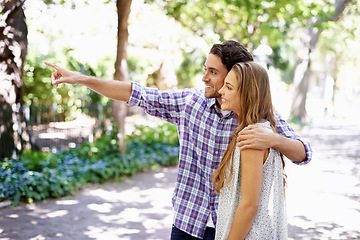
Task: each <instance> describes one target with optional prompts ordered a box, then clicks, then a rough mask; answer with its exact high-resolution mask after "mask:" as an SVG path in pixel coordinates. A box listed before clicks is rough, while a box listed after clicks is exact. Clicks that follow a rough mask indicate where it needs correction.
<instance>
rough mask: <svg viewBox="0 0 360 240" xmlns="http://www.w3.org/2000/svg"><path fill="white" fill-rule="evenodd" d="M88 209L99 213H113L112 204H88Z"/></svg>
mask: <svg viewBox="0 0 360 240" xmlns="http://www.w3.org/2000/svg"><path fill="white" fill-rule="evenodd" d="M87 207H88V208H89V209H91V210H94V211H97V212H99V213H109V212H110V211H111V208H112V206H111V204H109V203H103V204H95V203H92V204H88V205H87Z"/></svg>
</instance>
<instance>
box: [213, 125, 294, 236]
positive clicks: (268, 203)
mask: <svg viewBox="0 0 360 240" xmlns="http://www.w3.org/2000/svg"><path fill="white" fill-rule="evenodd" d="M257 125H259V126H261V127H263V128H265V129H266V130H268V131H272V129H271V127H270V123H269V122H265V123H257ZM240 200H241V170H240V149H239V148H238V147H236V149H235V151H234V159H233V175H232V178H231V182H230V183H229V184H228V185H224V187H223V188H222V189H221V191H220V197H219V207H218V212H217V223H216V236H215V239H216V240H223V239H227V236H228V235H229V232H230V229H231V225H232V222H233V219H234V216H235V212H236V209H237V207H238V205H239V203H240ZM246 239H276V240H279V239H287V220H286V204H285V198H284V187H283V167H282V161H281V157H280V153H279V151H277V150H275V149H273V148H271V149H270V151H269V155H268V157H267V159H266V161H265V163H264V165H263V179H262V186H261V194H260V200H259V208H258V212H257V214H256V217H255V220H254V222H253V225H252V227H251V229H250V231H249V234H248V235H247V237H246Z"/></svg>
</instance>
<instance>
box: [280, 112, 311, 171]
mask: <svg viewBox="0 0 360 240" xmlns="http://www.w3.org/2000/svg"><path fill="white" fill-rule="evenodd" d="M275 118H276V128H277V131H278V133H280V134H281V135H283V136H285V137H288V138H292V139H296V140H299V141H300V142H302V144H303V145H304V147H305V152H306V159H305V160H304V161H302V162H294V163H295V164H298V165H304V164H307V163H309V162H310V161H311V159H312V153H313V152H312V149H311V145H310V143H309V142H308V141H306V140H305V139H303V138H301V137H300V136H299V135H298V134H297V133H296V132H295V131H294V129H292V128H291V127H290V126H289V125H288V124H287V122H286V121H285V120H284V119H282V118H281V116H280V115H279V114H278V113H277V112H275Z"/></svg>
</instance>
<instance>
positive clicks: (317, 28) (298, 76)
mask: <svg viewBox="0 0 360 240" xmlns="http://www.w3.org/2000/svg"><path fill="white" fill-rule="evenodd" d="M351 2H352V1H351V0H337V1H336V3H335V6H334V7H335V11H334V12H333V13H330V14H328V15H326V16H324V17H323V18H322V17H318V18H313V19H311V23H310V24H309V27H308V28H306V29H304V31H303V34H301V38H300V44H301V46H300V47H299V48H298V54H297V66H296V69H295V75H294V93H293V100H292V105H291V110H290V114H291V118H292V120H293V121H296V122H300V123H303V122H304V120H305V117H306V108H305V104H306V94H307V92H308V89H309V82H310V78H311V74H312V70H311V63H312V61H311V60H312V53H313V52H314V49H315V47H316V44H317V42H318V40H319V36H320V34H321V32H322V31H323V30H324V25H325V23H326V22H329V21H331V22H337V21H338V20H339V19H340V17H341V15H342V13H343V12H344V9H345V7H346V6H347V5H348V4H350V3H351Z"/></svg>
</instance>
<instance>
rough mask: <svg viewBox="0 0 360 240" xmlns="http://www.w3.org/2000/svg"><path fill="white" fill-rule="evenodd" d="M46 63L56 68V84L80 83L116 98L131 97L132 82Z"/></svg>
mask: <svg viewBox="0 0 360 240" xmlns="http://www.w3.org/2000/svg"><path fill="white" fill-rule="evenodd" d="M44 63H45V64H46V65H47V66H50V67H52V68H54V69H55V72H53V73H52V74H51V82H52V84H53V85H55V86H58V85H59V84H61V83H67V84H79V85H84V86H86V87H88V88H90V89H91V90H93V91H95V92H97V93H99V94H101V95H103V96H105V97H108V98H111V99H114V100H120V101H124V102H128V101H129V99H130V96H131V92H132V84H131V82H128V81H116V80H104V79H100V78H96V77H91V76H86V75H82V74H79V73H76V72H72V71H70V70H67V69H65V68H62V67H59V66H57V65H55V64H52V63H48V62H44Z"/></svg>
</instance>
